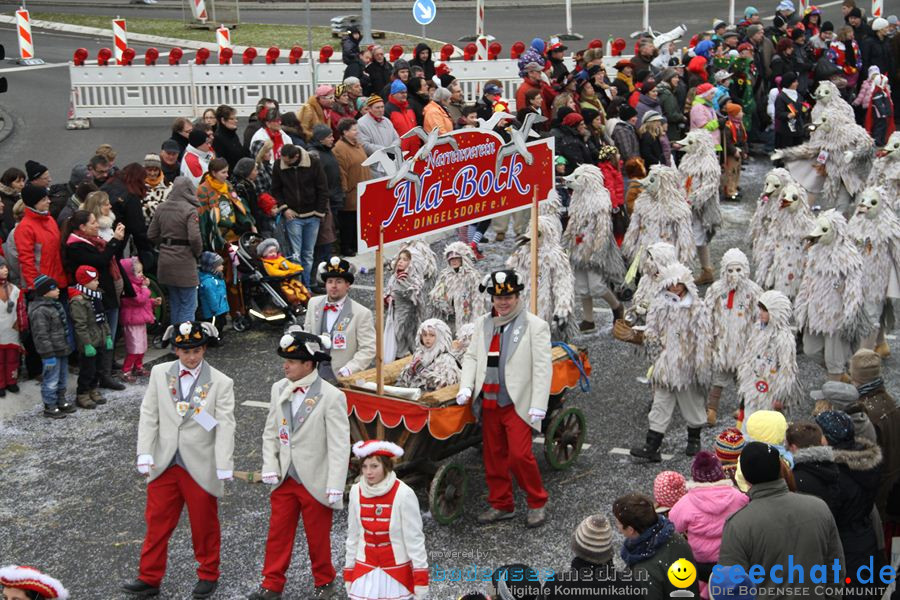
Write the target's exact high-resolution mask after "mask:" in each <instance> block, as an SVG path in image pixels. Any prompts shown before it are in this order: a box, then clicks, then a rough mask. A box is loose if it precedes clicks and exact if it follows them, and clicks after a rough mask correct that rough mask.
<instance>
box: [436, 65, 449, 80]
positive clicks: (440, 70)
mask: <svg viewBox="0 0 900 600" xmlns="http://www.w3.org/2000/svg"><path fill="white" fill-rule="evenodd" d="M449 72H450V67H449V66H448V65H447V63H441V64H439V65H438V66H436V67H435V68H434V74H435V75H437V76H438V77H440V76H441V75H446V74H448V73H449Z"/></svg>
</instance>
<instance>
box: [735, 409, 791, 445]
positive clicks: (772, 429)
mask: <svg viewBox="0 0 900 600" xmlns="http://www.w3.org/2000/svg"><path fill="white" fill-rule="evenodd" d="M746 429H747V436H748V437H749V438H750V439H751V440H753V441H756V442H763V443H764V444H772V445H773V446H781V445H782V444H784V434H785V432H786V431H787V421H786V420H785V418H784V415H783V414H781V413H780V412H778V411H777V410H758V411H756V412H755V413H753V414H752V415H750V418H749V419H747V427H746ZM744 449H745V450H746V448H744Z"/></svg>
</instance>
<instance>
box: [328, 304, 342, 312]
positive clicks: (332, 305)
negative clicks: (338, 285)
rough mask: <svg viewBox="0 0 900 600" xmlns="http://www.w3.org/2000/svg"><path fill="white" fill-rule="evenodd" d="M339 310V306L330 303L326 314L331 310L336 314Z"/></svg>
mask: <svg viewBox="0 0 900 600" xmlns="http://www.w3.org/2000/svg"><path fill="white" fill-rule="evenodd" d="M338 308H340V307H339V306H338V305H337V304H331V303H330V302H329V303H328V304H326V305H325V312H328V311H329V310H333V311H334V312H337V311H338Z"/></svg>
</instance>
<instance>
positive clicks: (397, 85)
mask: <svg viewBox="0 0 900 600" xmlns="http://www.w3.org/2000/svg"><path fill="white" fill-rule="evenodd" d="M406 91H407V90H406V84H405V83H403V82H402V81H400V80H399V79H395V80H394V82H393V83H391V96H393V95H394V94H402V93H404V92H406Z"/></svg>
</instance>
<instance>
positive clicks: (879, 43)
mask: <svg viewBox="0 0 900 600" xmlns="http://www.w3.org/2000/svg"><path fill="white" fill-rule="evenodd" d="M860 45H861V46H862V47H861V48H860V52H861V53H862V72H863V73H868V72H869V67H871V66H873V65H875V66H877V67H878V68H879V69H880V70H881V74H882V75H886V76H888V77H889V78H890V79H891V83H893V81H894V56H893V54H892V53H891V41H890V40H889V39H888V38H885V39H883V40H881V39H878V35H877V34H875V35H873V36H872V37H870V38H867V39H865V40H863V42H862V43H861V44H860Z"/></svg>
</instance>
